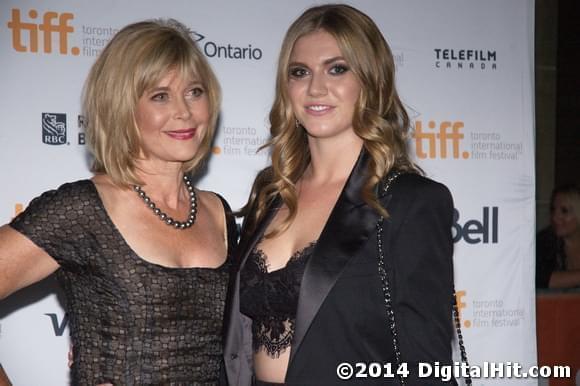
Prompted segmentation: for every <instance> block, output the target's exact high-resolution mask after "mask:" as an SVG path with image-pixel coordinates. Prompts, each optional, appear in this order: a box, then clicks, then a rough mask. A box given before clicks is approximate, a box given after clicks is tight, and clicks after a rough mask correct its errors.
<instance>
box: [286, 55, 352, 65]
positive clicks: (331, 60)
mask: <svg viewBox="0 0 580 386" xmlns="http://www.w3.org/2000/svg"><path fill="white" fill-rule="evenodd" d="M340 60H344V61H346V59H344V57H342V56H335V57H332V58H329V59H326V60H325V61H324V62H323V64H324V65H328V64H331V63H334V62H338V61H340ZM288 66H304V67H308V65H306V64H305V63H302V62H290V63H289V64H288Z"/></svg>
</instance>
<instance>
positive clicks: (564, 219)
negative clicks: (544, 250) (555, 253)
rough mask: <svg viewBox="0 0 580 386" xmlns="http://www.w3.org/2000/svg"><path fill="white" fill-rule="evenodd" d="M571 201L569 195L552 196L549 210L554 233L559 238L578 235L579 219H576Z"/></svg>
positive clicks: (579, 230) (579, 228)
mask: <svg viewBox="0 0 580 386" xmlns="http://www.w3.org/2000/svg"><path fill="white" fill-rule="evenodd" d="M571 201H572V199H571V197H569V195H567V194H563V193H558V194H556V195H555V196H554V200H553V202H552V206H551V208H550V212H551V222H552V227H553V228H554V233H556V236H558V237H561V238H566V237H570V236H572V235H574V234H578V233H580V219H578V218H577V217H576V213H574V208H573V206H572V202H571Z"/></svg>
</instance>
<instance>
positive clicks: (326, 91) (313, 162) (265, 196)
mask: <svg viewBox="0 0 580 386" xmlns="http://www.w3.org/2000/svg"><path fill="white" fill-rule="evenodd" d="M394 72H395V65H394V61H393V56H392V53H391V51H390V49H389V46H388V44H387V43H386V41H385V39H384V37H383V36H382V34H381V33H380V31H379V29H378V28H377V26H376V25H375V23H374V22H373V21H372V20H371V19H370V18H369V17H368V16H366V15H365V14H364V13H362V12H360V11H358V10H357V9H355V8H353V7H351V6H348V5H332V4H331V5H322V6H316V7H313V8H310V9H308V10H306V11H305V12H304V13H303V14H302V15H301V16H300V17H298V19H297V20H296V21H295V22H294V23H293V24H292V25H291V26H290V28H289V30H288V32H287V33H286V36H285V38H284V41H283V43H282V48H281V53H280V57H279V62H278V72H277V80H276V97H275V101H274V103H273V106H272V109H271V112H270V124H271V135H272V137H271V141H270V142H269V143H268V148H269V149H270V150H271V154H272V156H271V157H272V165H271V166H270V167H269V168H267V169H265V170H264V171H262V172H261V173H260V175H259V176H258V178H257V179H256V182H255V183H254V188H253V190H252V194H251V196H250V200H249V202H248V204H247V206H246V207H245V209H244V212H245V217H246V218H245V220H244V226H243V231H242V238H241V240H240V247H239V251H238V253H237V255H238V259H239V262H240V269H239V272H238V274H237V277H236V280H235V283H234V285H233V287H232V291H233V292H232V300H231V306H230V308H229V310H228V315H229V326H228V331H227V337H226V348H225V363H226V367H225V368H226V373H227V377H228V381H229V384H230V385H250V384H255V385H280V384H285V385H301V386H304V385H334V384H336V385H341V384H344V383H345V380H347V383H348V384H361V385H370V384H381V385H384V384H392V383H398V382H399V380H400V381H403V382H406V383H407V382H408V384H411V385H419V384H429V385H434V384H444V383H446V382H447V381H449V382H454V381H453V380H450V379H449V380H442V379H438V378H435V377H428V378H424V379H420V378H419V376H418V364H419V363H420V362H425V363H431V364H434V363H435V362H439V363H440V364H441V365H444V364H450V363H451V340H452V334H453V325H452V304H453V266H452V255H453V242H452V237H451V225H452V218H453V203H452V199H451V195H450V193H449V191H448V190H447V188H446V187H445V186H443V185H441V184H439V183H436V182H434V181H432V180H429V179H427V178H425V177H423V176H422V173H421V171H420V169H419V168H418V167H416V166H415V165H414V164H413V162H412V161H411V160H410V157H409V155H408V153H407V146H406V141H407V139H408V138H409V118H408V116H407V114H406V112H405V109H404V107H403V104H402V103H401V100H400V98H399V97H398V94H397V91H396V88H395V77H394V76H395V75H394ZM341 363H343V364H344V363H346V364H347V365H350V366H351V369H352V368H355V367H356V368H355V369H354V370H355V371H356V374H354V373H350V374H349V373H348V368H347V369H346V372H344V368H342V367H341V366H340V364H341ZM371 363H378V364H380V373H381V375H380V377H378V378H377V377H371V376H369V369H368V367H364V366H368V365H369V364H371ZM357 364H360V366H359V365H357ZM365 364H366V365H365ZM357 366H358V367H357ZM375 375H376V374H375ZM363 377H364V378H363ZM395 378H398V380H395Z"/></svg>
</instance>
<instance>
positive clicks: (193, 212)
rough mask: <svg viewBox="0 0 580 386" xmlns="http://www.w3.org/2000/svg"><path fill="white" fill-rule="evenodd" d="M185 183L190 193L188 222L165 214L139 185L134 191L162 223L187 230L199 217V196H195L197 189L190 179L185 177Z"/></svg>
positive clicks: (134, 187)
mask: <svg viewBox="0 0 580 386" xmlns="http://www.w3.org/2000/svg"><path fill="white" fill-rule="evenodd" d="M183 182H184V183H185V187H186V188H187V192H188V193H189V202H190V207H189V217H188V218H187V220H186V221H183V222H182V221H177V220H174V219H173V218H171V217H169V216H168V215H167V213H164V212H162V211H161V209H159V208H158V207H157V205H155V203H154V202H153V201H152V200H151V199H150V198H149V196H147V194H145V192H144V191H143V189H141V187H140V186H139V185H133V190H134V191H135V192H137V194H138V195H139V197H141V198H142V199H143V202H145V204H146V205H147V206H148V207H149V209H151V210H152V211H153V213H155V214H156V215H157V216H158V217H159V219H160V220H161V221H163V222H164V223H165V224H167V225H170V226H172V227H174V228H175V229H187V228H189V227H191V226H192V225H193V224H195V219H196V217H197V195H196V194H195V189H194V188H193V185H192V184H191V181H190V180H189V177H187V176H186V175H184V176H183Z"/></svg>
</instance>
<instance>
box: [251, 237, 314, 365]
mask: <svg viewBox="0 0 580 386" xmlns="http://www.w3.org/2000/svg"><path fill="white" fill-rule="evenodd" d="M317 241H318V240H314V241H312V242H310V243H308V244H307V245H306V246H305V247H303V248H301V249H299V250H298V251H296V252H294V253H293V254H292V256H290V258H289V259H288V262H287V263H286V265H285V266H284V267H282V268H280V269H277V270H275V271H271V272H268V263H267V255H266V254H265V253H264V251H263V250H262V249H259V248H254V253H253V255H254V259H255V262H256V264H257V266H258V268H259V269H260V271H261V273H262V274H264V275H269V274H272V273H274V272H278V271H282V272H283V271H284V270H287V269H288V268H291V267H292V266H295V265H305V264H306V262H307V259H306V257H308V256H310V254H311V253H310V252H311V250H312V249H313V248H314V247H315V246H316V243H317ZM283 273H286V274H288V272H283ZM299 280H301V278H300V279H299ZM297 284H298V285H297V289H298V288H300V282H298V283H297ZM289 290H290V291H292V292H294V291H293V289H289ZM293 295H294V296H296V298H297V297H298V291H297V292H296V293H295V294H293ZM295 314H296V312H294V315H295ZM294 328H295V318H286V317H280V316H270V317H269V318H266V319H254V320H253V323H252V335H253V343H252V346H253V349H254V351H255V352H258V351H260V349H261V348H263V349H264V351H265V352H266V354H267V355H268V356H270V357H272V358H279V357H280V354H281V353H283V352H285V351H286V349H287V348H288V347H290V346H291V345H292V339H293V338H294Z"/></svg>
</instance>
